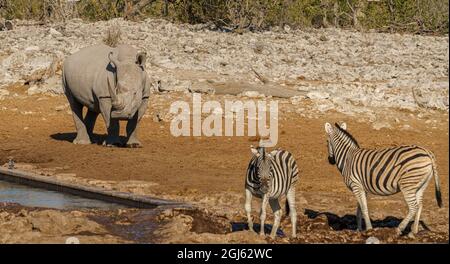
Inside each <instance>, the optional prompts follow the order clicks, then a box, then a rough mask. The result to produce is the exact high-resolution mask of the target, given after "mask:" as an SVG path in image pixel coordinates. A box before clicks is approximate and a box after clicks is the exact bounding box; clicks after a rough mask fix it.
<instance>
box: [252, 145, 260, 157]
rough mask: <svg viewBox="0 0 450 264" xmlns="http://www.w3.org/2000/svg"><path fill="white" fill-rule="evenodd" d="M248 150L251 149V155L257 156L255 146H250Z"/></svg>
mask: <svg viewBox="0 0 450 264" xmlns="http://www.w3.org/2000/svg"><path fill="white" fill-rule="evenodd" d="M250 150H251V151H252V154H253V155H256V156H257V157H258V156H259V152H258V150H257V149H256V148H255V147H253V146H250Z"/></svg>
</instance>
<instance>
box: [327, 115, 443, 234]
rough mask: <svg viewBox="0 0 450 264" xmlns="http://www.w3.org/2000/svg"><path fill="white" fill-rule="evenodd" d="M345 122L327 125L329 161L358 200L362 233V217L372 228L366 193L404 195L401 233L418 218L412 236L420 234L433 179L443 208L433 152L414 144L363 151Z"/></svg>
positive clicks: (368, 226) (438, 200) (358, 222)
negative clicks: (427, 191)
mask: <svg viewBox="0 0 450 264" xmlns="http://www.w3.org/2000/svg"><path fill="white" fill-rule="evenodd" d="M346 128H347V125H346V124H345V123H343V124H341V125H338V124H335V126H334V127H333V126H332V125H331V124H329V123H326V124H325V131H326V133H327V137H328V160H329V161H330V163H331V164H336V166H337V168H338V170H339V171H340V173H341V174H342V176H343V178H344V182H345V184H346V186H347V187H348V188H349V189H350V190H351V191H352V192H353V194H354V195H355V196H356V199H357V201H358V205H357V211H356V216H357V224H358V229H359V230H361V220H362V219H361V217H364V220H365V224H366V228H367V229H371V228H372V225H371V222H370V218H369V213H368V208H367V199H366V194H367V193H371V194H375V195H392V194H395V193H398V192H402V193H403V196H404V198H405V201H406V203H407V205H408V209H409V210H408V214H407V216H406V217H405V218H404V219H403V221H402V222H401V223H400V225H399V226H398V232H399V233H402V232H403V231H404V229H405V228H406V226H407V225H408V223H409V221H410V220H412V218H413V217H415V220H414V225H413V227H412V232H413V234H416V233H417V232H418V228H419V220H420V214H421V212H422V197H423V192H424V191H425V189H426V187H427V186H428V183H429V182H430V180H431V179H432V178H433V177H434V180H435V194H436V200H437V202H438V206H439V207H441V206H442V199H441V193H440V188H439V176H438V174H437V170H436V162H435V158H434V155H433V153H431V152H430V151H429V150H427V149H425V148H422V147H419V146H415V145H411V146H397V147H391V148H386V149H378V150H371V149H362V148H360V147H359V145H358V143H357V142H356V140H355V139H354V138H353V136H351V135H350V134H349V133H348V132H347V131H346Z"/></svg>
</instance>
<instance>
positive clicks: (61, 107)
mask: <svg viewBox="0 0 450 264" xmlns="http://www.w3.org/2000/svg"><path fill="white" fill-rule="evenodd" d="M64 109H66V106H65V105H58V106H57V107H55V111H56V112H60V111H62V110H64Z"/></svg>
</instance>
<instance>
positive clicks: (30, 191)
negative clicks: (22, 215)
mask: <svg viewBox="0 0 450 264" xmlns="http://www.w3.org/2000/svg"><path fill="white" fill-rule="evenodd" d="M0 202H7V203H18V204H21V205H23V206H29V207H44V208H54V209H68V210H70V209H80V208H88V209H94V208H95V209H105V210H108V209H117V208H125V207H126V206H124V205H121V204H117V203H110V202H104V201H100V200H94V199H89V198H84V197H80V196H76V195H72V194H67V193H63V192H56V191H50V190H45V189H41V188H35V187H30V186H26V185H21V184H17V183H10V182H6V181H0Z"/></svg>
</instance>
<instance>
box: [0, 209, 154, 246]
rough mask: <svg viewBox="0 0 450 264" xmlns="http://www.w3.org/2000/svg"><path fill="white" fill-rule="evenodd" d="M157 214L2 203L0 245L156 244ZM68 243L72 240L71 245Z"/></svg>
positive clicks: (131, 210)
mask: <svg viewBox="0 0 450 264" xmlns="http://www.w3.org/2000/svg"><path fill="white" fill-rule="evenodd" d="M158 213H159V212H158V211H157V210H150V209H115V210H98V209H80V210H56V209H45V208H38V207H24V206H21V205H19V204H11V203H0V243H1V244H5V243H6V244H10V243H39V244H42V243H45V244H47V243H51V244H53V243H56V244H64V243H67V242H68V241H70V240H71V239H72V240H73V238H76V239H77V240H78V241H79V243H82V244H92V243H107V244H110V243H113V244H116V243H153V242H154V241H156V236H155V235H154V234H153V232H154V231H155V230H156V228H157V226H158V223H157V215H158ZM67 239H69V240H68V241H67Z"/></svg>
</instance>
